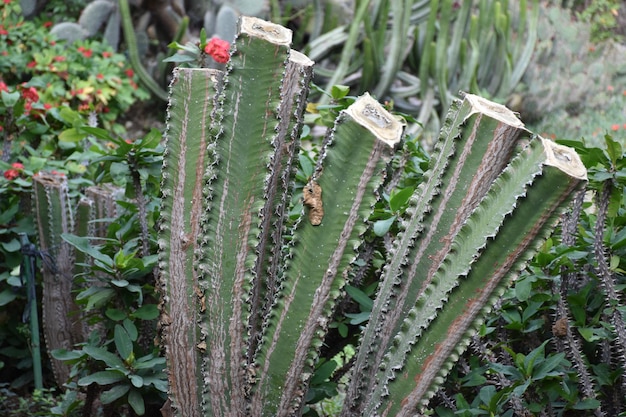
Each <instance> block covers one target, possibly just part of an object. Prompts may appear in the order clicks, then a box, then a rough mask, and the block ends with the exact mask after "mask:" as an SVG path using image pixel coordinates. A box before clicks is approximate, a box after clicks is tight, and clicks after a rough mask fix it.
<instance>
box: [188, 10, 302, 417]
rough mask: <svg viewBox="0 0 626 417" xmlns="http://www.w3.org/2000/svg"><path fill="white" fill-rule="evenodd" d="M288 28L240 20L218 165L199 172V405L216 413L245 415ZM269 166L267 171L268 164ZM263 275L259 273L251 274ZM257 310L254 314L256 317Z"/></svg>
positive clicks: (215, 145)
mask: <svg viewBox="0 0 626 417" xmlns="http://www.w3.org/2000/svg"><path fill="white" fill-rule="evenodd" d="M290 42H291V31H289V30H288V29H285V28H283V27H282V26H278V25H274V24H271V23H268V22H264V21H262V20H260V19H256V18H249V17H242V19H241V20H240V28H239V35H238V37H237V39H236V41H235V43H234V45H233V48H234V52H233V54H232V56H231V60H230V62H229V66H228V69H227V75H226V78H225V80H224V89H223V94H222V95H221V96H220V97H219V107H218V112H217V114H216V115H215V117H214V119H213V125H212V132H213V134H214V135H215V141H214V142H212V143H211V144H210V145H209V147H210V152H211V153H212V154H214V155H215V159H216V163H215V165H212V166H210V167H209V169H208V170H207V172H206V174H205V180H206V182H207V185H206V187H205V198H207V199H208V200H209V201H210V203H209V204H207V206H208V207H207V209H208V212H207V213H206V214H205V216H204V217H203V218H202V231H201V233H202V238H201V251H200V253H199V256H198V258H199V259H198V268H199V271H200V274H201V279H200V282H199V285H200V291H201V292H202V300H203V303H204V304H203V306H201V307H202V308H206V311H205V315H204V317H203V318H202V324H201V331H202V336H203V340H202V341H201V342H200V350H201V351H202V352H203V360H204V369H203V378H204V380H205V381H206V389H205V392H203V399H202V403H203V406H204V408H205V413H209V414H210V415H214V416H227V415H233V416H234V415H243V413H244V408H245V404H246V399H245V398H246V392H245V391H246V390H245V383H244V381H245V367H244V366H242V364H243V363H244V362H245V352H246V351H247V349H246V343H247V340H246V339H247V327H248V322H249V316H250V304H249V303H248V301H247V300H248V298H249V294H250V292H251V284H252V278H253V276H254V273H253V268H254V264H255V262H256V257H257V256H258V252H257V251H258V247H257V246H258V243H259V242H258V238H259V235H260V233H261V227H262V216H261V213H262V211H263V207H264V199H265V196H266V195H267V193H268V191H267V190H268V188H267V187H268V186H269V185H270V183H271V177H272V176H273V175H274V174H275V173H272V172H271V168H272V167H273V165H272V160H273V159H274V158H276V157H277V156H276V155H277V149H276V148H275V146H274V144H275V142H274V141H275V138H276V134H277V129H278V125H279V120H278V118H277V112H278V110H279V106H280V103H281V101H280V100H281V84H282V80H283V72H284V71H285V65H284V64H285V62H286V61H287V59H288V55H289V44H290ZM268 168H269V169H268ZM257 278H258V279H262V278H263V277H257ZM256 313H257V312H255V314H256Z"/></svg>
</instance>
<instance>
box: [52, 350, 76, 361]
mask: <svg viewBox="0 0 626 417" xmlns="http://www.w3.org/2000/svg"><path fill="white" fill-rule="evenodd" d="M50 354H51V355H52V357H53V358H54V359H58V360H60V361H71V360H75V359H80V358H82V357H83V352H82V351H80V350H67V349H53V350H52V351H51V352H50Z"/></svg>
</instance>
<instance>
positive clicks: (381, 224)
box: [374, 216, 396, 236]
mask: <svg viewBox="0 0 626 417" xmlns="http://www.w3.org/2000/svg"><path fill="white" fill-rule="evenodd" d="M395 221H396V216H391V217H389V218H388V219H384V220H377V221H375V222H374V234H375V235H376V236H384V235H385V234H387V232H389V229H390V228H391V225H392V224H393V222H395Z"/></svg>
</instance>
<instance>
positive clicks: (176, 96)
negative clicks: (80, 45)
mask: <svg viewBox="0 0 626 417" xmlns="http://www.w3.org/2000/svg"><path fill="white" fill-rule="evenodd" d="M220 79H221V74H220V73H219V72H217V71H213V70H207V71H202V70H197V69H177V70H176V71H175V72H174V77H173V79H172V82H171V84H170V101H169V104H168V109H167V126H166V132H165V140H166V147H165V154H164V158H163V169H162V172H163V175H162V183H161V190H162V206H161V221H160V223H159V224H160V230H159V238H158V244H159V283H160V286H161V292H162V294H163V295H162V300H163V302H162V305H161V310H162V317H161V320H160V322H161V323H160V325H161V337H162V341H163V343H164V345H165V348H166V358H167V360H168V363H169V364H170V368H171V369H172V371H171V372H170V373H169V380H170V392H171V398H172V403H173V407H174V408H175V409H176V410H177V411H178V412H180V413H181V414H184V415H189V416H197V415H199V413H200V409H199V404H200V400H199V398H200V397H201V392H200V391H201V390H200V388H199V387H201V386H202V384H201V381H200V376H199V375H189V374H188V372H190V370H194V369H196V368H198V367H200V364H201V358H200V357H199V355H198V350H199V349H198V348H197V346H198V345H199V344H201V343H202V342H203V337H204V332H203V329H202V327H200V328H197V327H196V326H197V325H198V321H199V320H200V317H201V316H202V314H203V297H204V295H203V290H202V286H201V282H199V279H198V275H199V273H198V271H197V269H196V268H195V260H196V258H197V256H198V251H199V247H200V242H199V241H198V240H197V238H196V237H197V236H199V229H200V227H199V226H200V224H201V221H200V219H201V217H202V216H203V215H204V213H203V201H204V200H205V198H204V195H203V193H204V189H205V187H204V179H203V178H204V176H205V172H206V171H208V170H210V167H211V166H212V165H213V164H215V155H214V154H213V153H212V152H211V149H212V148H211V146H210V141H211V140H212V138H211V137H210V134H209V133H210V132H209V123H210V120H211V115H212V114H213V112H214V107H215V106H214V100H206V99H205V97H206V96H210V97H214V96H215V95H216V93H217V91H218V86H219V82H220ZM200 87H201V88H200ZM196 100H201V101H200V102H201V103H203V105H202V106H197V105H195V102H196ZM190 121H194V122H193V123H189V122H190ZM186 344H190V345H191V346H192V349H191V350H190V349H185V348H181V347H184V346H185V345H186ZM179 367H180V369H179ZM180 370H183V372H180Z"/></svg>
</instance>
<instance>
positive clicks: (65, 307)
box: [33, 173, 86, 386]
mask: <svg viewBox="0 0 626 417" xmlns="http://www.w3.org/2000/svg"><path fill="white" fill-rule="evenodd" d="M33 189H34V196H35V210H36V218H37V229H38V232H39V244H40V248H41V251H42V252H43V253H44V254H45V259H44V261H45V262H44V268H43V270H42V272H43V301H42V302H43V323H44V336H45V340H46V346H47V348H48V350H49V351H51V350H53V349H71V348H72V347H73V346H74V344H75V343H79V342H82V341H83V340H86V339H85V337H84V336H85V334H84V331H83V328H82V325H81V323H80V320H78V315H77V314H76V313H77V312H78V311H79V309H78V307H77V306H76V304H75V303H74V299H73V297H72V279H73V276H74V274H73V267H74V250H73V248H72V246H71V245H69V244H68V243H67V242H65V241H63V239H62V238H61V235H62V234H64V233H72V232H73V231H74V217H73V214H72V209H71V202H70V198H69V194H68V191H69V189H68V185H67V179H66V177H65V176H62V175H55V174H44V173H40V174H39V175H37V176H35V177H33ZM51 364H52V370H53V371H54V377H55V379H56V381H57V383H58V384H59V386H62V385H63V384H64V383H65V382H67V380H68V379H69V374H70V366H69V365H68V364H67V363H64V362H62V361H60V360H57V359H51Z"/></svg>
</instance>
